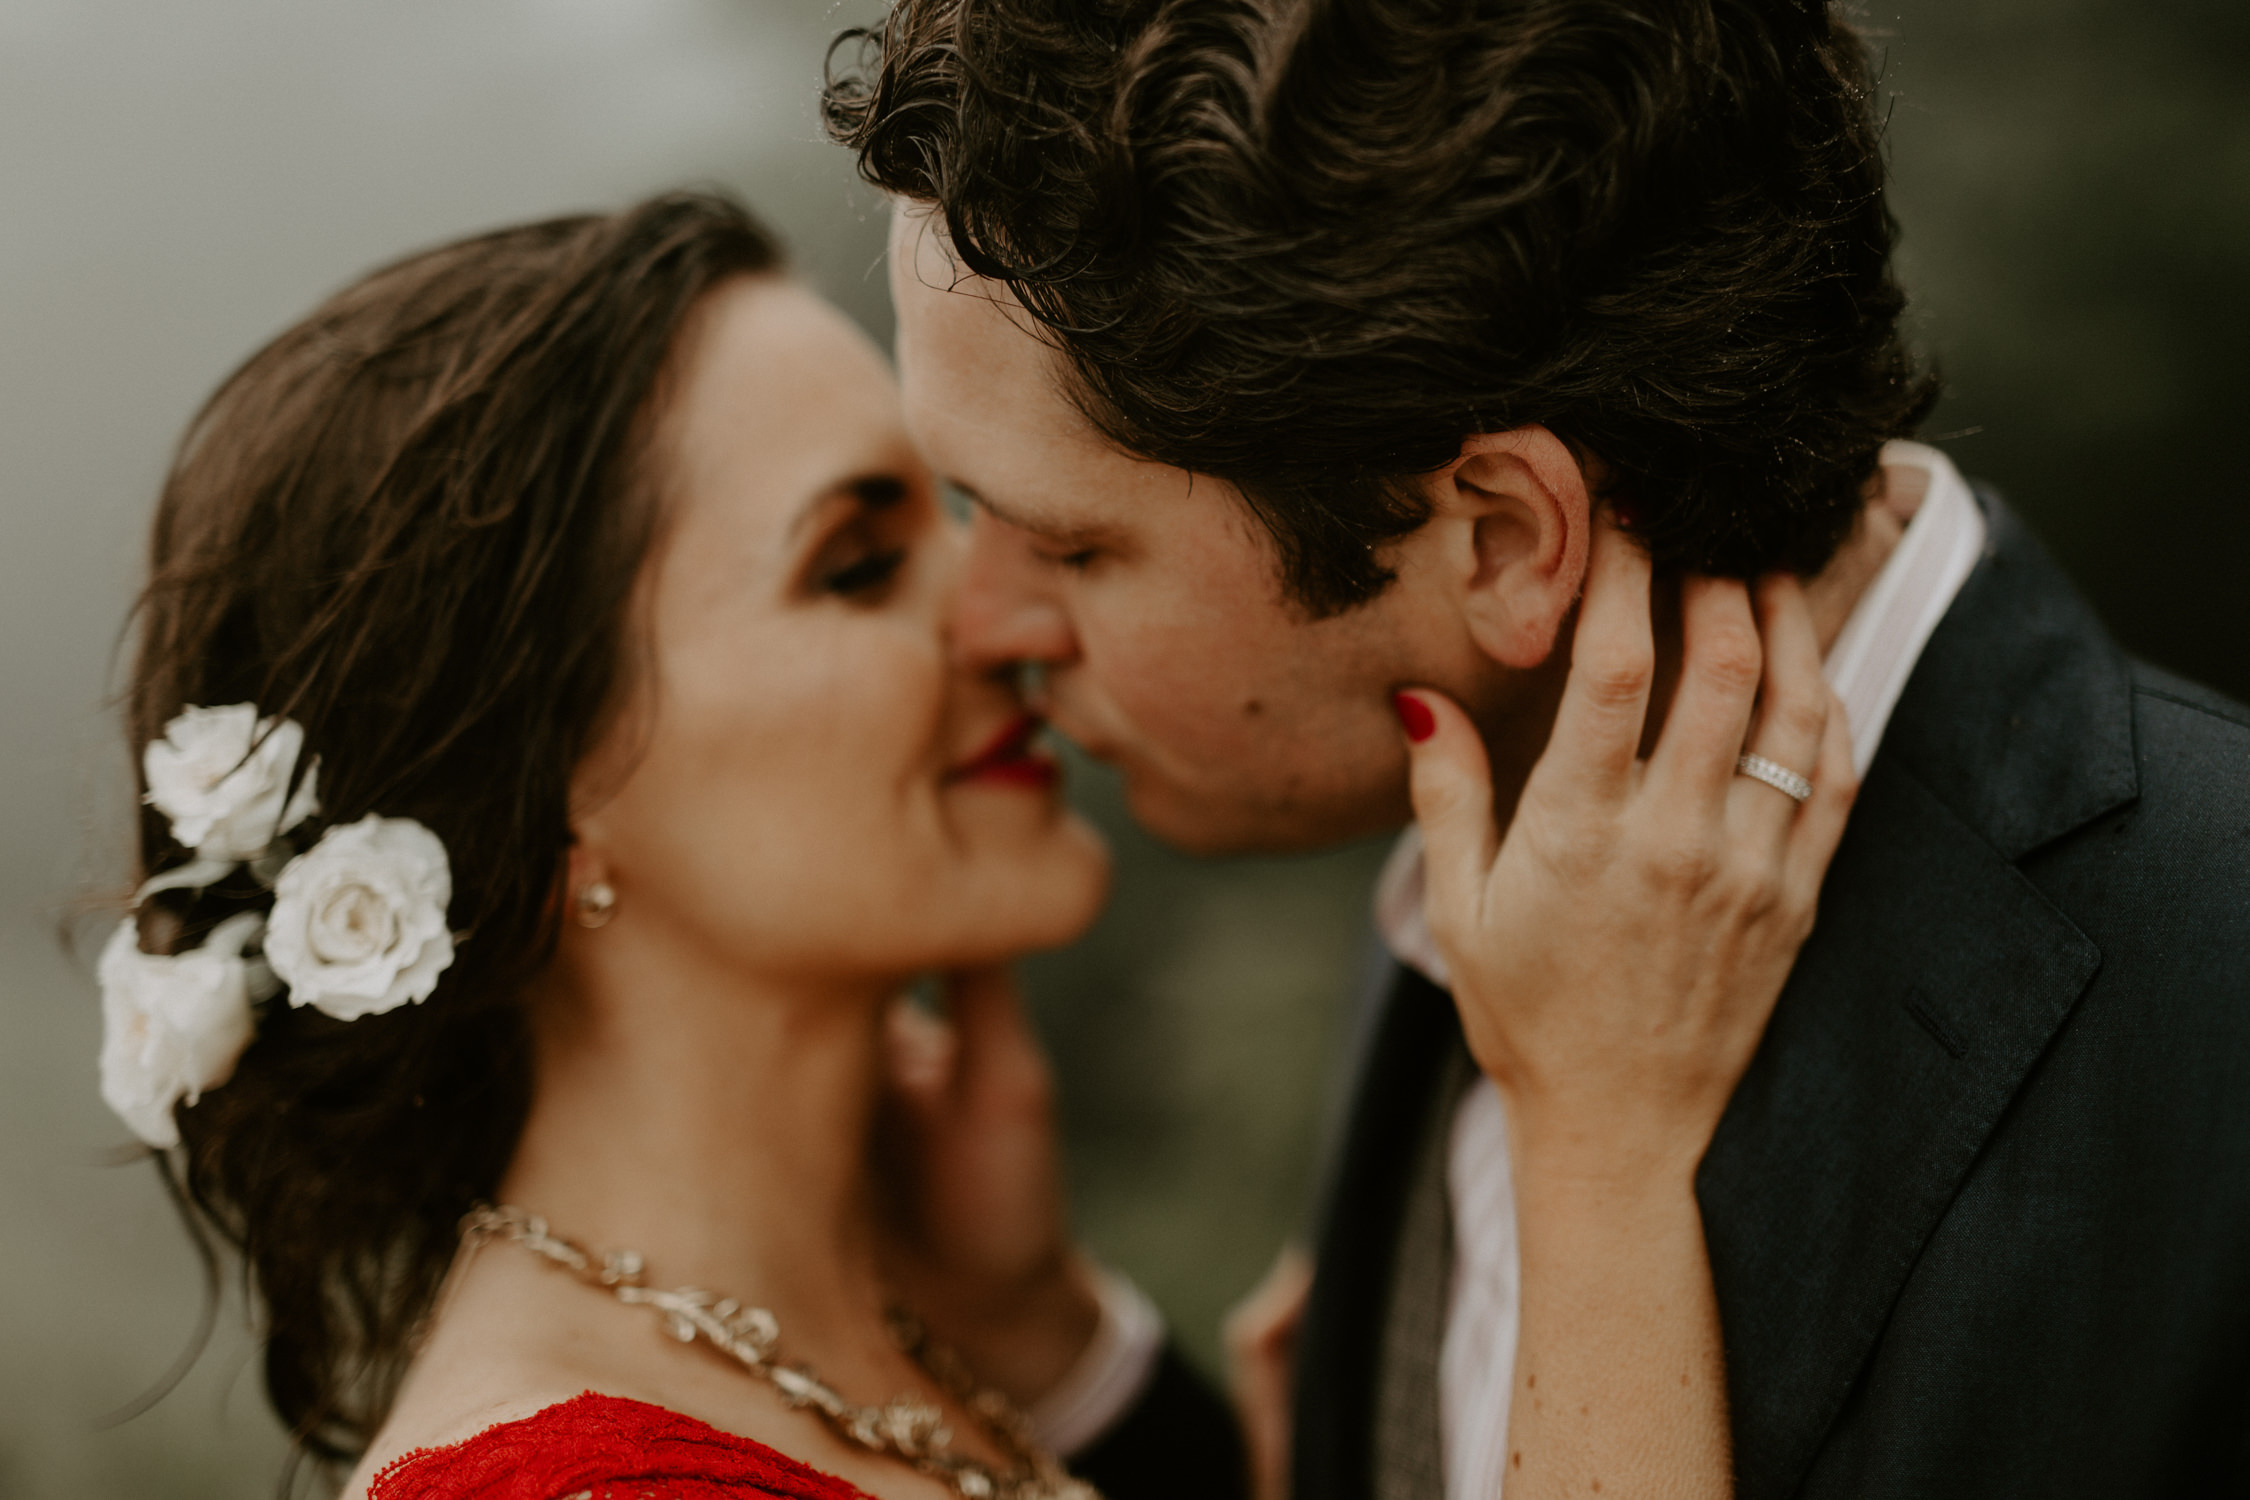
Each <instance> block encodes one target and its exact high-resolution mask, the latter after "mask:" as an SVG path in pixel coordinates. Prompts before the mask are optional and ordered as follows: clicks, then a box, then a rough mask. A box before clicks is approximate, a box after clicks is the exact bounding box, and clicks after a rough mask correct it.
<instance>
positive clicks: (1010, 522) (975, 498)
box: [945, 478, 1103, 546]
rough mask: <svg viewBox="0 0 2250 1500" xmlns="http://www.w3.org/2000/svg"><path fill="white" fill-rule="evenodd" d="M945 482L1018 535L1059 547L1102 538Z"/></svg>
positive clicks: (968, 487) (1088, 529)
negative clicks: (1019, 532) (1042, 540)
mask: <svg viewBox="0 0 2250 1500" xmlns="http://www.w3.org/2000/svg"><path fill="white" fill-rule="evenodd" d="M945 482H946V483H947V484H948V485H950V486H952V487H953V488H954V489H956V490H959V491H960V492H961V494H962V495H963V496H965V497H966V498H967V499H968V501H969V503H970V504H972V505H974V506H976V507H977V508H978V509H979V510H982V511H983V512H985V513H986V514H987V515H989V516H991V517H992V519H994V520H995V521H999V522H1001V523H1002V524H1003V525H1007V526H1013V527H1015V528H1016V530H1018V531H1028V532H1030V533H1031V534H1032V535H1033V536H1036V537H1041V538H1044V539H1045V540H1047V541H1050V542H1054V543H1056V544H1058V545H1061V546H1078V545H1081V544H1084V543H1087V542H1093V541H1098V540H1100V539H1101V537H1102V535H1103V533H1102V532H1101V531H1099V530H1098V529H1097V528H1095V527H1091V526H1070V525H1064V524H1060V523H1058V522H1055V521H1052V520H1049V519H1047V518H1045V517H1042V516H1032V515H1025V514H1024V513H1023V512H1022V511H1019V510H1016V509H1014V508H1012V507H1010V506H1006V505H1002V504H1000V503H998V502H997V501H995V500H994V499H993V498H992V497H991V496H990V495H987V494H984V493H983V492H982V491H980V490H978V489H977V488H976V486H974V485H969V484H963V483H962V482H961V481H960V480H958V479H952V478H948V479H947V480H946V481H945Z"/></svg>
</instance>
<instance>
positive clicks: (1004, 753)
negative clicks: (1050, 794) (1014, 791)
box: [945, 714, 1062, 788]
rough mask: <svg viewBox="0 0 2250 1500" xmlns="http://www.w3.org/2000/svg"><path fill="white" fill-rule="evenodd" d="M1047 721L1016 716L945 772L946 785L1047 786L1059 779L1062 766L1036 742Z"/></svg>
mask: <svg viewBox="0 0 2250 1500" xmlns="http://www.w3.org/2000/svg"><path fill="white" fill-rule="evenodd" d="M1046 727H1047V721H1046V720H1045V719H1042V718H1040V717H1039V716H1038V715H1037V714H1019V715H1018V716H1017V717H1015V718H1013V719H1011V720H1009V721H1008V723H1007V724H1006V725H1005V726H1003V727H1002V729H1001V731H1000V732H999V733H998V734H996V735H994V736H993V737H992V739H991V740H990V741H988V742H987V743H986V745H985V747H984V748H983V749H981V750H979V751H978V752H977V753H976V754H974V755H972V756H970V757H969V758H968V759H967V760H965V761H962V762H961V763H960V764H959V765H957V766H955V767H954V768H953V769H952V770H950V771H948V772H946V774H945V779H946V780H947V781H949V782H959V781H983V782H991V783H996V784H998V785H1001V786H1028V787H1041V788H1044V787H1051V786H1053V785H1054V784H1055V783H1056V782H1057V781H1059V780H1061V779H1062V767H1061V766H1059V765H1057V764H1056V763H1055V762H1054V761H1053V760H1052V759H1051V758H1050V757H1048V756H1046V755H1043V754H1041V753H1040V751H1039V749H1038V746H1037V743H1036V742H1037V740H1038V738H1039V731H1040V730H1042V729H1045V728H1046Z"/></svg>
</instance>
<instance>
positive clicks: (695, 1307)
mask: <svg viewBox="0 0 2250 1500" xmlns="http://www.w3.org/2000/svg"><path fill="white" fill-rule="evenodd" d="M461 1238H462V1242H463V1244H464V1245H473V1244H476V1243H478V1242H480V1241H483V1240H507V1241H510V1242H512V1243H514V1244H518V1245H521V1246H523V1247H524V1248H525V1249H526V1250H530V1251H532V1252H533V1253H535V1254H537V1255H540V1256H543V1257H545V1258H546V1259H547V1260H549V1261H552V1262H553V1263H554V1264H556V1265H558V1266H561V1267H562V1268H563V1269H564V1270H566V1271H569V1272H570V1273H571V1274H572V1275H574V1276H576V1277H577V1278H578V1279H579V1280H580V1281H583V1282H585V1283H586V1284H587V1285H588V1286H592V1287H598V1288H600V1289H602V1290H604V1291H607V1292H608V1293H610V1295H612V1296H614V1297H615V1298H616V1299H617V1300H618V1301H620V1302H623V1303H626V1304H628V1305H630V1306H635V1307H646V1308H649V1309H651V1310H652V1311H654V1312H655V1313H657V1314H658V1316H660V1317H661V1318H662V1319H663V1321H664V1328H665V1331H666V1332H667V1333H669V1334H671V1335H672V1337H674V1338H676V1339H678V1340H679V1341H680V1342H681V1343H683V1344H692V1343H694V1342H695V1341H696V1340H697V1339H699V1338H700V1339H702V1340H704V1341H705V1342H706V1343H708V1344H710V1345H711V1346H712V1347H713V1348H714V1349H717V1350H719V1351H720V1352H721V1353H723V1354H725V1355H727V1356H728V1357H729V1358H731V1359H733V1360H734V1362H735V1363H737V1364H739V1365H741V1366H742V1367H743V1368H744V1369H745V1370H748V1371H749V1372H750V1373H751V1374H753V1375H755V1376H757V1377H758V1378H759V1379H760V1380H763V1381H765V1382H766V1383H767V1384H768V1385H771V1386H772V1387H773V1388H774V1389H775V1390H776V1391H778V1392H780V1394H781V1399H782V1400H783V1401H784V1402H786V1403H788V1404H789V1405H790V1406H792V1407H796V1408H807V1407H809V1408H811V1410H812V1411H813V1412H814V1414H815V1415H817V1416H819V1417H820V1419H821V1420H822V1421H824V1422H826V1423H827V1424H828V1426H829V1429H830V1430H831V1431H833V1432H835V1433H836V1434H837V1435H838V1436H839V1437H841V1438H843V1439H844V1440H845V1441H846V1442H849V1443H852V1444H854V1445H855V1446H857V1447H861V1448H864V1449H866V1450H867V1451H868V1452H870V1453H880V1454H882V1455H884V1456H886V1457H889V1458H895V1459H898V1460H900V1461H901V1462H903V1463H906V1464H910V1465H912V1466H913V1467H914V1468H915V1469H917V1470H918V1471H920V1472H921V1473H924V1474H927V1475H930V1476H931V1477H932V1478H934V1479H938V1480H941V1481H943V1482H944V1483H945V1484H946V1485H947V1486H948V1487H949V1488H950V1489H951V1490H952V1491H953V1493H954V1494H956V1495H959V1496H960V1497H961V1500H1101V1496H1100V1494H1099V1493H1098V1492H1097V1491H1096V1490H1095V1489H1094V1487H1093V1486H1092V1485H1089V1484H1087V1483H1086V1482H1085V1481H1083V1480H1079V1479H1073V1478H1072V1477H1071V1476H1070V1475H1069V1474H1068V1473H1066V1472H1064V1470H1063V1467H1062V1465H1061V1464H1060V1463H1058V1462H1057V1461H1056V1459H1055V1457H1054V1455H1053V1454H1051V1453H1049V1452H1047V1451H1046V1449H1044V1448H1042V1447H1041V1446H1040V1445H1039V1442H1038V1441H1037V1439H1035V1438H1033V1437H1032V1435H1031V1424H1030V1422H1029V1421H1028V1420H1027V1419H1026V1418H1025V1417H1024V1415H1023V1413H1022V1412H1020V1411H1018V1410H1017V1409H1016V1407H1015V1404H1014V1403H1013V1402H1011V1401H1009V1400H1008V1398H1007V1397H1006V1396H1003V1395H1001V1394H1000V1393H999V1392H998V1391H996V1390H993V1389H992V1388H991V1387H989V1386H980V1385H979V1384H977V1382H976V1378H975V1377H974V1376H972V1375H971V1374H970V1373H969V1370H968V1367H967V1366H966V1365H964V1364H963V1363H962V1362H961V1359H960V1357H959V1356H958V1355H956V1354H954V1352H953V1351H952V1350H950V1349H947V1348H946V1347H945V1346H943V1345H942V1344H939V1343H937V1342H936V1341H934V1340H933V1339H931V1338H930V1337H929V1335H928V1334H927V1333H926V1332H925V1331H924V1330H923V1328H922V1325H921V1324H920V1323H919V1322H918V1321H916V1320H915V1319H914V1318H913V1317H912V1316H911V1315H910V1314H908V1313H906V1312H904V1311H901V1310H898V1309H893V1310H892V1311H891V1312H890V1314H889V1315H888V1322H889V1325H890V1332H891V1338H892V1340H893V1341H894V1342H896V1343H897V1345H898V1347H899V1348H900V1350H901V1351H903V1352H904V1353H905V1354H906V1355H907V1357H908V1358H910V1359H912V1360H913V1361H914V1362H915V1363H916V1364H918V1365H920V1366H921V1367H922V1368H923V1369H924V1370H925V1371H927V1372H928V1374H929V1376H930V1378H931V1379H933V1380H935V1381H936V1382H937V1383H938V1385H939V1386H940V1387H941V1388H942V1389H943V1390H944V1391H945V1393H946V1394H947V1395H949V1396H951V1397H953V1398H954V1399H955V1400H957V1401H959V1402H960V1403H961V1404H962V1406H964V1407H965V1408H967V1409H968V1411H969V1412H970V1413H971V1414H972V1415H973V1416H975V1417H976V1419H977V1421H978V1422H979V1423H981V1424H982V1425H983V1427H984V1429H985V1431H986V1432H987V1434H988V1435H990V1437H991V1438H992V1440H993V1441H994V1442H995V1443H996V1444H998V1445H999V1446H1000V1448H1002V1449H1003V1450H1004V1451H1006V1452H1007V1453H1008V1455H1009V1457H1010V1458H1011V1459H1012V1460H1013V1461H1012V1462H1011V1463H1010V1465H1009V1466H1008V1467H1007V1468H1006V1469H1004V1470H1003V1469H994V1468H993V1467H991V1466H990V1465H989V1464H984V1463H980V1462H978V1461H977V1460H976V1459H973V1458H969V1457H967V1456H966V1455H963V1454H959V1453H955V1452H954V1451H953V1448H952V1442H953V1433H952V1430H951V1429H950V1428H948V1427H947V1426H946V1425H945V1413H944V1412H943V1411H941V1410H939V1409H938V1408H937V1407H935V1406H932V1405H930V1404H929V1403H928V1402H925V1401H916V1400H913V1399H911V1398H909V1397H905V1396H901V1397H899V1398H897V1399H896V1400H892V1401H887V1402H885V1403H884V1404H883V1405H881V1406H855V1405H853V1404H852V1403H851V1402H849V1401H846V1400H845V1399H844V1398H843V1397H842V1396H840V1395H838V1394H837V1392H836V1390H835V1389H834V1387H832V1386H830V1385H829V1384H828V1383H827V1382H826V1381H824V1380H822V1379H821V1378H820V1377H819V1376H818V1375H815V1374H814V1373H813V1372H812V1371H811V1370H808V1369H806V1368H805V1367H804V1366H803V1365H798V1364H785V1363H783V1362H782V1361H781V1360H780V1358H779V1357H778V1356H779V1351H780V1347H781V1324H780V1321H779V1320H778V1319H776V1318H775V1317H774V1315H773V1314H772V1313H771V1312H769V1311H768V1310H766V1309H765V1308H762V1307H745V1306H744V1305H743V1304H742V1303H740V1302H738V1301H736V1300H735V1299H734V1298H732V1297H720V1296H718V1295H717V1294H715V1293H712V1292H706V1291H704V1290H702V1289H701V1288H699V1287H678V1288H675V1289H673V1290H671V1291H663V1290H659V1289H658V1288H655V1287H651V1286H649V1285H647V1284H646V1283H645V1282H644V1281H643V1280H642V1264H641V1257H640V1254H639V1252H637V1251H633V1250H605V1251H602V1252H600V1253H599V1254H596V1253H595V1252H593V1251H591V1250H588V1249H587V1248H586V1247H585V1246H583V1245H580V1244H577V1243H575V1242H574V1241H571V1240H567V1239H564V1238H563V1237H562V1236H561V1235H558V1234H556V1233H554V1232H553V1231H551V1230H550V1229H548V1227H547V1221H546V1220H545V1219H542V1218H540V1217H539V1216H538V1215H537V1214H530V1213H525V1212H524V1211H523V1210H522V1209H520V1208H511V1207H509V1206H507V1205H506V1204H502V1205H500V1206H499V1207H493V1206H492V1205H490V1204H479V1205H478V1206H477V1207H476V1208H474V1209H472V1210H470V1212H469V1215H468V1217H466V1218H464V1219H463V1220H462V1221H461Z"/></svg>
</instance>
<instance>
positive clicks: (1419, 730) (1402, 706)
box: [1391, 693, 1437, 745]
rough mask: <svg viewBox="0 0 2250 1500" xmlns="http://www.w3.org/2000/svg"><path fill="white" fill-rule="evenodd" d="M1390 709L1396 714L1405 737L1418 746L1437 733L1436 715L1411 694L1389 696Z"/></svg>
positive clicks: (1428, 706)
mask: <svg viewBox="0 0 2250 1500" xmlns="http://www.w3.org/2000/svg"><path fill="white" fill-rule="evenodd" d="M1391 707H1392V709H1394V710H1395V711H1396V712H1397V714H1398V722H1399V724H1400V725H1401V726H1402V727H1404V728H1405V730H1406V737H1407V738H1408V739H1410V740H1412V741H1413V742H1414V743H1415V744H1417V745H1419V744H1421V743H1422V741H1424V740H1426V739H1428V738H1429V737H1430V736H1431V735H1433V734H1436V733H1437V715H1436V714H1433V713H1431V712H1430V705H1428V704H1427V703H1424V702H1423V701H1422V700H1421V699H1419V698H1417V697H1415V696H1414V695H1413V694H1412V693H1393V694H1391Z"/></svg>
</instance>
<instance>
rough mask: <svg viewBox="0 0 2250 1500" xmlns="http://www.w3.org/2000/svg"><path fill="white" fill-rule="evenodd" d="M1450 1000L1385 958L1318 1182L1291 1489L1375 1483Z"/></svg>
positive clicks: (1339, 1493)
mask: <svg viewBox="0 0 2250 1500" xmlns="http://www.w3.org/2000/svg"><path fill="white" fill-rule="evenodd" d="M1460 1034H1461V1026H1460V1022H1459V1020H1458V1019H1457V1018H1456V1017H1455V1015H1454V1011H1453V1001H1452V998H1451V997H1450V996H1448V995H1447V994H1446V993H1445V992H1444V991H1443V990H1440V989H1438V988H1437V987H1436V986H1435V985H1433V984H1431V983H1430V982H1429V981H1428V980H1426V979H1424V978H1423V977H1422V976H1421V975H1419V974H1417V973H1415V972H1414V971H1412V970H1411V969H1406V968H1402V967H1399V966H1397V965H1395V964H1394V965H1392V966H1391V979H1390V984H1389V987H1388V994H1387V995H1386V997H1385V999H1384V1002H1383V1005H1382V1009H1381V1011H1380V1012H1379V1014H1378V1015H1377V1017H1376V1019H1375V1022H1374V1025H1373V1030H1372V1032H1371V1033H1370V1034H1369V1038H1368V1044H1367V1047H1366V1051H1365V1053H1364V1055H1363V1059H1362V1063H1361V1066H1360V1069H1359V1078H1358V1082H1357V1086H1356V1088H1355V1091H1354V1094H1353V1097H1352V1103H1351V1109H1350V1114H1349V1118H1348V1123H1347V1125H1346V1128H1345V1131H1344V1134H1343V1136H1342V1140H1341V1148H1340V1150H1339V1152H1338V1154H1337V1157H1336V1159H1335V1166H1334V1175H1333V1176H1332V1178H1331V1180H1330V1182H1329V1184H1328V1187H1327V1191H1326V1194H1325V1199H1326V1201H1325V1203H1324V1204H1323V1208H1322V1212H1321V1214H1320V1218H1319V1224H1320V1232H1319V1243H1318V1245H1317V1246H1316V1247H1315V1260H1314V1265H1315V1268H1316V1269H1315V1272H1314V1278H1313V1287H1312V1293H1311V1295H1310V1298H1309V1299H1308V1301H1307V1303H1306V1308H1305V1324H1304V1331H1303V1333H1302V1334H1301V1335H1300V1340H1299V1344H1298V1352H1297V1378H1296V1393H1297V1394H1296V1420H1295V1427H1294V1433H1293V1438H1292V1457H1291V1465H1290V1468H1291V1475H1292V1481H1291V1482H1292V1489H1293V1491H1294V1493H1295V1495H1296V1496H1297V1500H1363V1497H1365V1496H1367V1495H1368V1494H1369V1493H1370V1491H1371V1488H1372V1486H1373V1483H1374V1427H1375V1389H1376V1372H1377V1370H1378V1369H1379V1368H1380V1364H1381V1352H1382V1343H1383V1339H1382V1335H1383V1328H1382V1323H1383V1314H1384V1311H1385V1307H1386V1305H1387V1303H1388V1301H1389V1297H1388V1295H1387V1294H1388V1292H1389V1289H1390V1282H1391V1269H1392V1266H1393V1264H1394V1262H1395V1261H1396V1258H1397V1252H1398V1239H1399V1229H1400V1224H1401V1221H1402V1219H1403V1217H1404V1215H1405V1211H1406V1194H1407V1189H1408V1187H1409V1186H1410V1185H1411V1179H1412V1177H1413V1171H1412V1167H1413V1162H1414V1157H1415V1148H1416V1145H1417V1143H1418V1142H1419V1140H1420V1139H1421V1136H1422V1132H1423V1130H1424V1128H1425V1125H1426V1122H1427V1120H1428V1116H1429V1112H1430V1109H1431V1108H1432V1105H1433V1101H1434V1099H1435V1097H1436V1095H1437V1094H1438V1092H1439V1090H1440V1089H1441V1088H1442V1087H1443V1083H1444V1077H1445V1064H1446V1059H1447V1057H1448V1055H1449V1054H1450V1052H1451V1050H1452V1049H1453V1048H1454V1047H1456V1046H1458V1045H1459V1041H1458V1039H1459V1037H1460Z"/></svg>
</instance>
